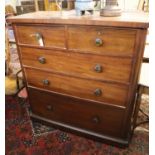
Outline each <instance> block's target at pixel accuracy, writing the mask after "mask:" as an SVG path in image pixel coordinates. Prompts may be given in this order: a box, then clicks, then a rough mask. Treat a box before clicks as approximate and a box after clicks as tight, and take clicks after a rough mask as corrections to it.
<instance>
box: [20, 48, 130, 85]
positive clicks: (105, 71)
mask: <svg viewBox="0 0 155 155" xmlns="http://www.w3.org/2000/svg"><path fill="white" fill-rule="evenodd" d="M20 53H21V55H22V62H23V65H24V66H29V67H36V68H39V69H43V70H47V71H53V72H58V73H64V74H67V75H73V76H77V77H82V78H88V79H96V80H101V81H103V80H106V81H114V82H121V83H123V82H124V83H130V72H131V64H132V59H131V58H123V59H122V58H115V57H108V56H97V55H89V54H80V53H74V52H64V51H54V50H44V49H36V48H27V47H20ZM41 57H43V58H44V59H45V61H46V62H45V63H44V64H42V63H40V62H39V60H38V59H39V58H41ZM66 62H67V63H66ZM96 65H100V66H101V69H102V71H101V72H97V71H96V70H95V67H96Z"/></svg>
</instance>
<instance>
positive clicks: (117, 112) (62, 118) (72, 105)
mask: <svg viewBox="0 0 155 155" xmlns="http://www.w3.org/2000/svg"><path fill="white" fill-rule="evenodd" d="M29 92H30V95H29V98H30V104H31V107H32V111H33V113H34V114H38V115H39V116H42V117H45V118H48V119H52V120H55V121H58V122H62V123H66V124H68V125H71V126H75V127H80V128H82V129H86V130H90V131H94V130H95V131H96V132H98V133H102V134H107V135H112V136H116V137H119V136H120V131H121V123H122V119H123V115H124V110H123V109H119V108H110V107H108V106H103V105H100V104H95V103H93V104H91V103H90V102H87V101H83V100H78V99H72V98H68V97H65V96H64V97H63V96H61V95H56V94H52V93H46V92H44V91H39V90H35V89H30V88H29ZM95 117H98V119H99V121H98V122H95V121H94V120H93V119H94V118H95Z"/></svg>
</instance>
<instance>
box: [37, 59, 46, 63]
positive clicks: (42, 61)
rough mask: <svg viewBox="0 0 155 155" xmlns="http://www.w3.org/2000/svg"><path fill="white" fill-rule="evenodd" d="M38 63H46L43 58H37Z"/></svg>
mask: <svg viewBox="0 0 155 155" xmlns="http://www.w3.org/2000/svg"><path fill="white" fill-rule="evenodd" d="M38 61H39V62H40V63H41V64H45V63H46V59H45V58H44V57H39V58H38Z"/></svg>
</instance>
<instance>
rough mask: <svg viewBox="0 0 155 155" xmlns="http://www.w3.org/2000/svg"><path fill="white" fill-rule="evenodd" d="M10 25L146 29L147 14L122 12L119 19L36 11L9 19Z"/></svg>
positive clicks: (73, 12) (147, 23) (97, 14)
mask: <svg viewBox="0 0 155 155" xmlns="http://www.w3.org/2000/svg"><path fill="white" fill-rule="evenodd" d="M7 22H11V23H40V24H43V23H44V24H69V25H70V24H71V25H100V26H108V27H109V26H111V27H127V28H140V29H141V28H142V29H143V28H145V29H146V28H148V27H149V19H148V13H143V12H123V13H122V15H121V16H120V17H100V15H99V12H95V14H94V15H92V16H90V15H88V14H87V15H85V16H76V13H75V10H73V11H62V14H61V13H60V12H59V11H38V12H33V13H27V14H23V15H20V16H15V17H10V18H9V19H7Z"/></svg>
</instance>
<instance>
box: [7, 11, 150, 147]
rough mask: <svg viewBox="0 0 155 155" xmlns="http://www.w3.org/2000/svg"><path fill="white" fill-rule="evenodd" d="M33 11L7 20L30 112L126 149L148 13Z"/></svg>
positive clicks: (39, 118) (130, 131)
mask: <svg viewBox="0 0 155 155" xmlns="http://www.w3.org/2000/svg"><path fill="white" fill-rule="evenodd" d="M74 14H75V13H74V12H72V11H70V12H63V13H62V14H61V15H60V13H56V12H35V13H30V14H25V15H20V16H17V17H12V18H10V19H8V20H9V22H11V23H12V24H13V28H14V31H15V36H16V42H17V45H18V52H19V56H20V61H21V65H22V69H23V73H24V77H25V80H26V83H27V90H28V96H29V102H30V105H31V109H32V114H31V115H32V117H33V118H36V119H38V120H42V121H44V122H48V123H51V124H53V125H55V126H58V127H61V128H64V129H68V130H69V131H74V132H76V133H81V134H82V135H85V136H87V137H90V138H96V139H98V140H103V141H105V142H107V143H110V144H116V145H117V144H118V145H120V146H127V145H128V143H129V140H130V137H131V135H132V130H133V121H134V120H135V119H136V118H135V117H134V116H135V115H134V112H135V108H136V104H135V96H136V88H137V81H138V75H139V71H140V65H141V60H142V57H143V51H144V44H145V37H146V32H147V28H148V22H147V19H146V18H145V14H136V13H130V14H127V13H126V14H123V15H122V16H121V17H115V18H113V17H110V18H105V17H99V15H98V14H95V15H93V16H90V15H86V16H83V17H76V16H75V15H74Z"/></svg>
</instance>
